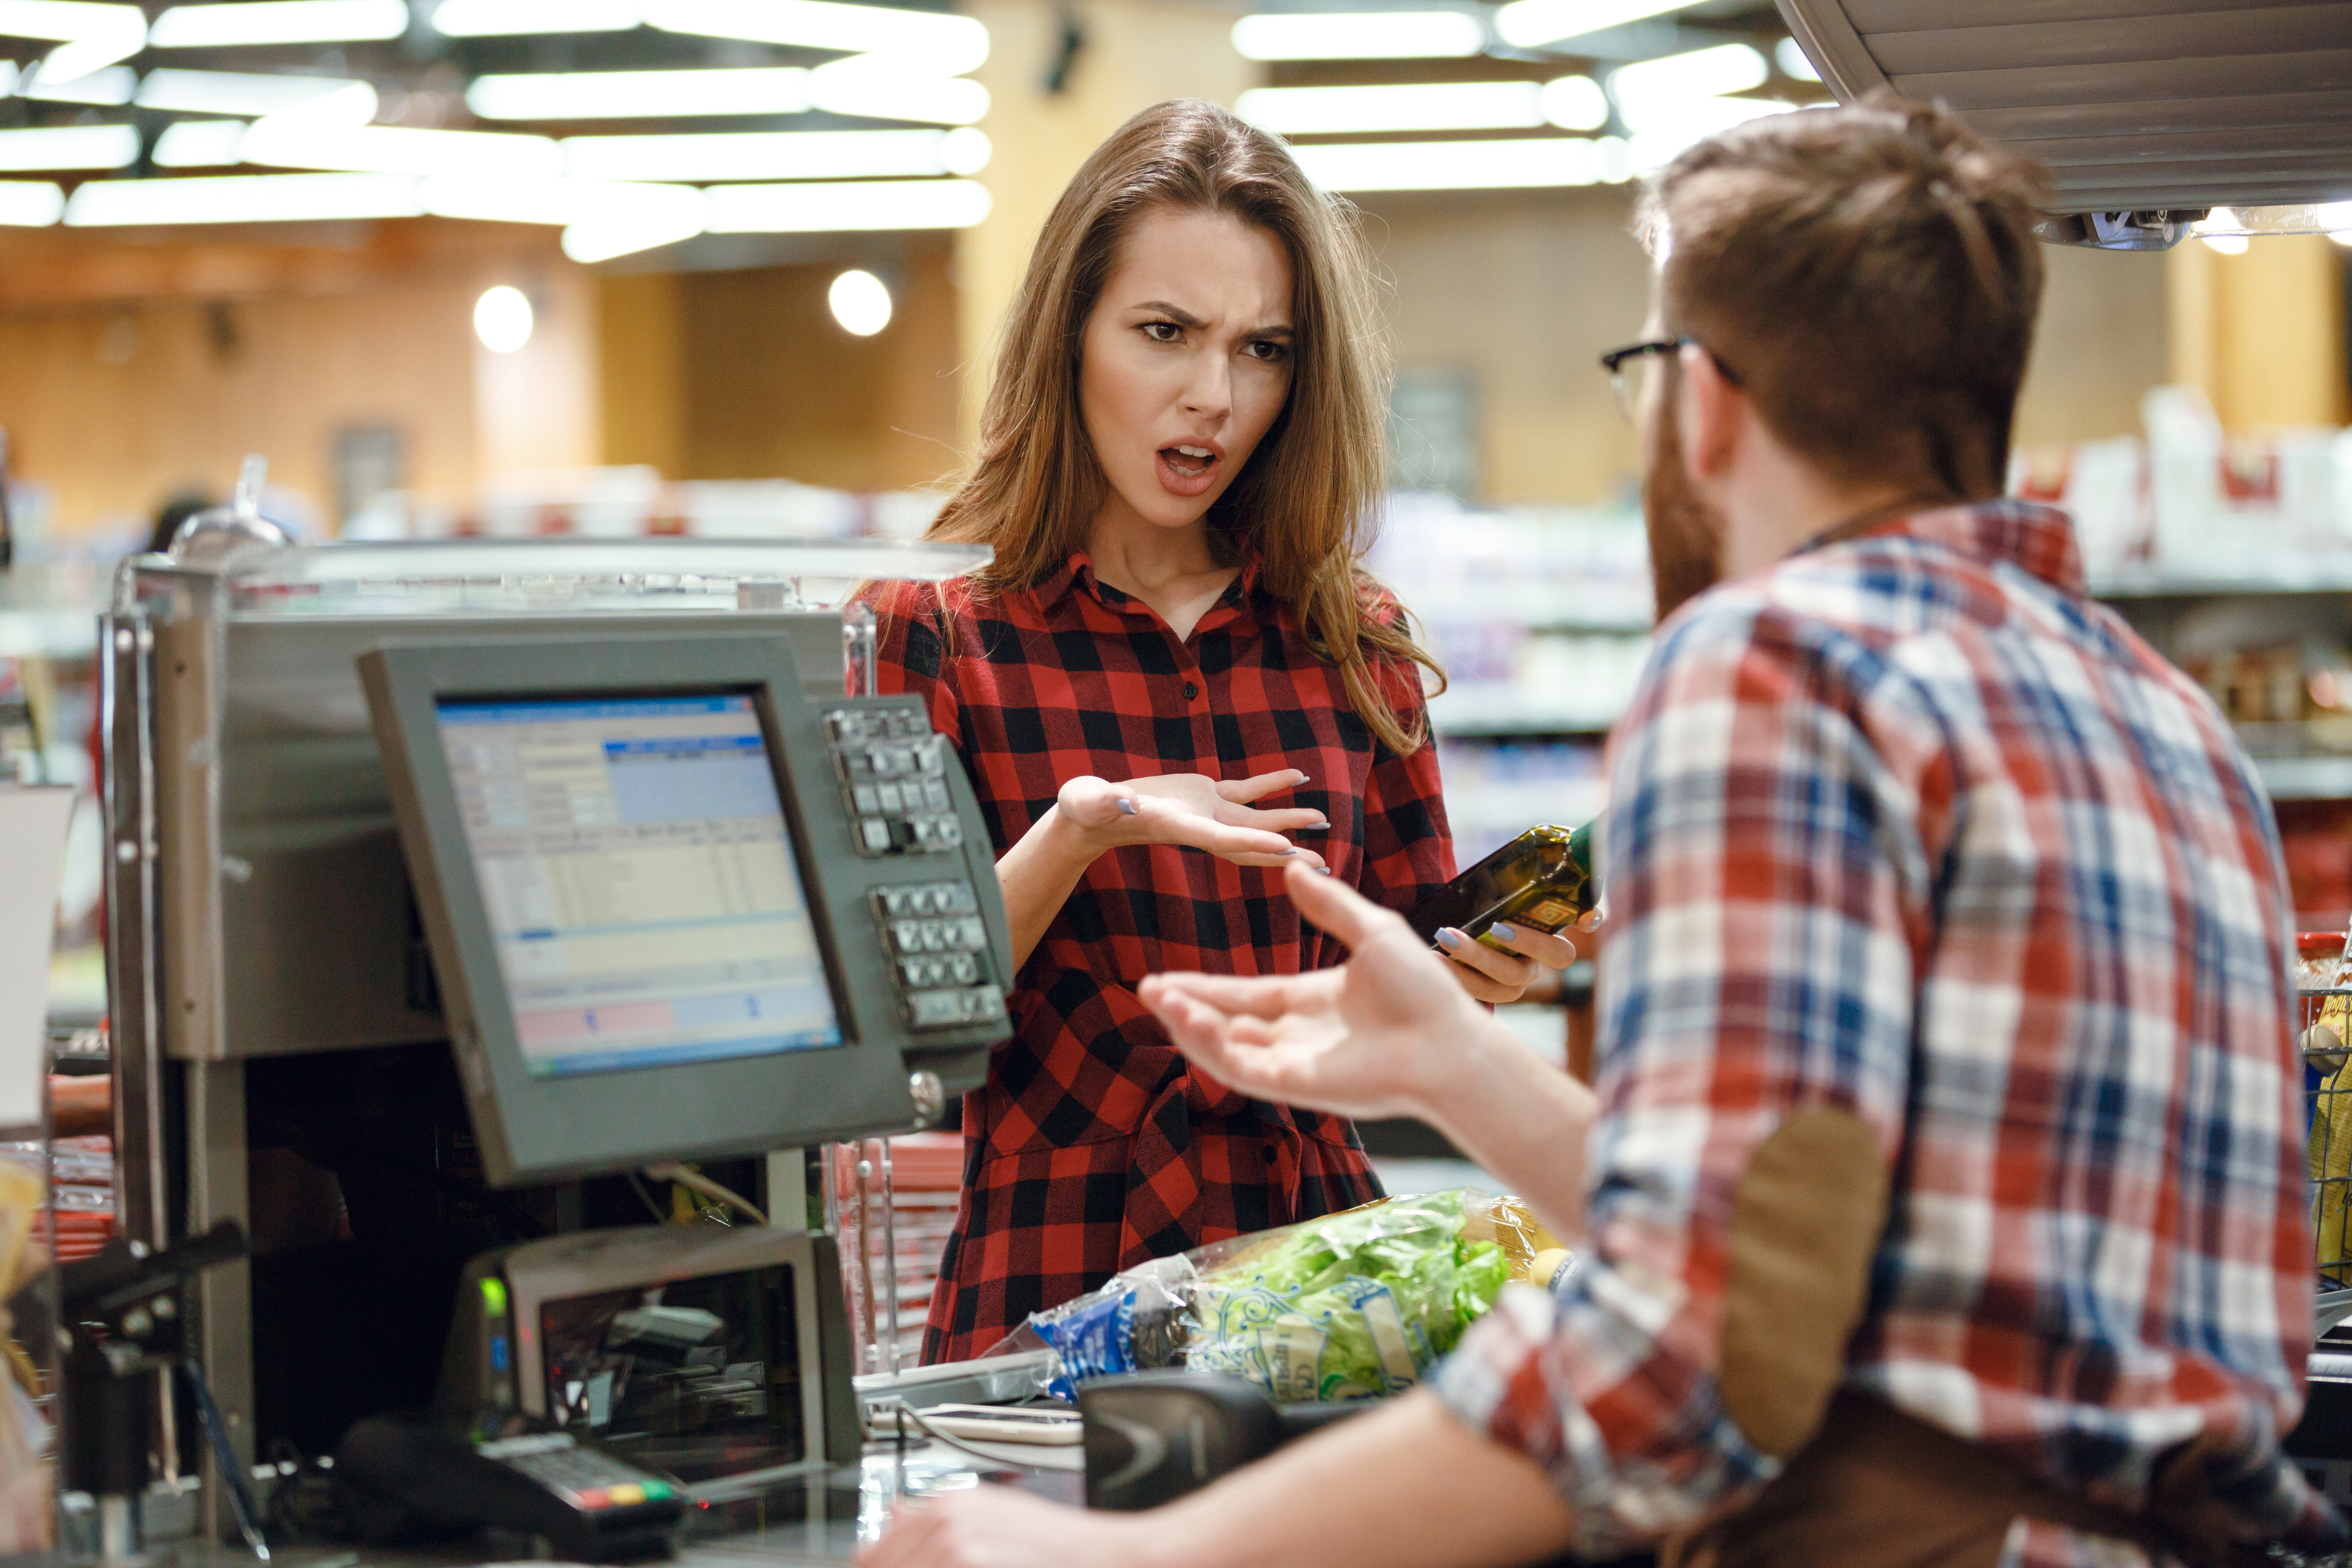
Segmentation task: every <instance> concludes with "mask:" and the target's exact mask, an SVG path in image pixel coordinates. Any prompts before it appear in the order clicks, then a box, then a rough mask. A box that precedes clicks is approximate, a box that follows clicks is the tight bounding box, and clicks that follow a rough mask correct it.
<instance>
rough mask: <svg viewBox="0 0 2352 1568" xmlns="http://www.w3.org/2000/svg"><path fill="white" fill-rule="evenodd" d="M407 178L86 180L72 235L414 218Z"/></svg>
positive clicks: (72, 212) (70, 209)
mask: <svg viewBox="0 0 2352 1568" xmlns="http://www.w3.org/2000/svg"><path fill="white" fill-rule="evenodd" d="M416 186H417V182H416V181H415V179H413V178H411V177H410V176H408V175H406V174H224V175H211V176H205V177H201V178H195V179H173V180H91V181H89V182H87V183H85V184H82V185H81V186H79V188H78V189H76V190H75V192H74V194H73V195H72V196H71V198H69V199H68V201H67V203H66V223H67V224H68V226H74V227H89V228H97V227H110V226H121V225H142V226H143V225H150V224H153V225H166V224H194V223H315V222H319V221H321V220H326V219H346V220H348V219H352V218H377V217H415V216H419V215H420V214H421V213H423V211H424V210H425V208H424V204H423V203H422V202H420V201H419V200H418V199H417V193H416Z"/></svg>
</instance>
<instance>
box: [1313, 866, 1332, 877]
mask: <svg viewBox="0 0 2352 1568" xmlns="http://www.w3.org/2000/svg"><path fill="white" fill-rule="evenodd" d="M1316 869H1317V870H1318V871H1320V872H1322V873H1323V874H1324V875H1325V876H1327V877H1328V876H1330V875H1331V868H1330V867H1328V866H1318V867H1316Z"/></svg>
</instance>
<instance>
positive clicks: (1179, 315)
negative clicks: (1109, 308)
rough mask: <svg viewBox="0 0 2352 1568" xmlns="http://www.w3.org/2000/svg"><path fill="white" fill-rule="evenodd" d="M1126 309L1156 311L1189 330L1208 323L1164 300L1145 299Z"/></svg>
mask: <svg viewBox="0 0 2352 1568" xmlns="http://www.w3.org/2000/svg"><path fill="white" fill-rule="evenodd" d="M1128 309H1129V310H1154V311H1157V312H1158V313H1160V315H1163V316H1165V317H1167V318H1168V319H1169V320H1170V321H1173V322H1175V323H1176V324H1177V325H1178V326H1180V327H1183V328H1186V329H1187V330H1190V331H1198V330H1199V329H1201V328H1202V327H1205V326H1207V325H1208V324H1209V323H1208V322H1206V321H1202V319H1201V318H1200V317H1198V316H1196V315H1194V314H1192V311H1190V310H1186V309H1184V307H1183V306H1181V305H1171V304H1170V303H1169V302H1168V301H1167V300H1142V301H1141V302H1139V303H1138V304H1134V305H1130V306H1129V307H1128Z"/></svg>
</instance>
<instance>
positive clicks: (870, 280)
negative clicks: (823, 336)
mask: <svg viewBox="0 0 2352 1568" xmlns="http://www.w3.org/2000/svg"><path fill="white" fill-rule="evenodd" d="M824 302H825V304H826V305H827V306H828V307H829V308H830V309H831V310H832V311H833V319H834V320H835V321H838V322H840V323H841V330H842V331H845V332H847V333H849V334H850V335H851V336H853V337H860V338H870V337H872V336H873V335H874V334H875V333H877V332H878V331H881V330H882V329H883V328H885V327H887V326H888V325H889V324H890V290H889V288H888V287H887V285H886V284H884V283H883V281H882V279H879V278H877V277H875V276H874V274H872V273H871V272H868V271H866V269H865V268H862V267H853V268H850V269H849V270H848V271H846V272H845V273H843V274H842V275H841V276H840V277H838V278H835V279H834V280H833V287H832V288H830V289H826V290H825V291H824Z"/></svg>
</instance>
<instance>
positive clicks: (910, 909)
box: [874, 880, 1004, 1029]
mask: <svg viewBox="0 0 2352 1568" xmlns="http://www.w3.org/2000/svg"><path fill="white" fill-rule="evenodd" d="M874 913H875V915H876V917H877V919H879V920H880V921H881V923H882V945H883V946H884V947H885V948H886V949H887V950H888V952H889V954H890V973H891V978H892V979H893V980H895V981H896V982H897V983H898V995H899V997H900V999H901V1000H902V1001H903V1002H904V1004H905V1005H906V1009H907V1023H908V1027H910V1028H916V1029H944V1028H950V1027H952V1026H956V1025H960V1024H990V1023H994V1022H995V1021H996V1020H998V1019H999V1018H1002V1017H1003V1016H1004V989H1003V986H1002V985H1000V984H998V983H997V976H996V973H995V971H994V969H993V967H992V965H991V964H990V963H989V957H988V922H987V921H983V920H982V919H981V918H980V899H979V897H978V895H976V894H975V893H974V892H973V891H972V887H971V883H970V882H969V881H962V880H958V881H952V882H907V883H900V884H898V885H897V886H894V887H888V888H877V889H875V890H874Z"/></svg>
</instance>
